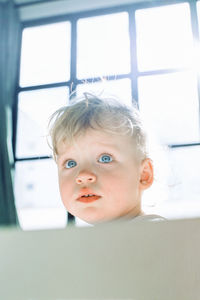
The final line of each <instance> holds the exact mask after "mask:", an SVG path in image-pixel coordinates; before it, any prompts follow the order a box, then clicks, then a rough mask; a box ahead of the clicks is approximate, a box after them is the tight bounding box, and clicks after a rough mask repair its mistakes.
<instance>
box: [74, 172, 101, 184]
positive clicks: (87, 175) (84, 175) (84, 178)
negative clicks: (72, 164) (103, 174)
mask: <svg viewBox="0 0 200 300" xmlns="http://www.w3.org/2000/svg"><path fill="white" fill-rule="evenodd" d="M96 180H97V178H96V175H95V174H94V173H91V172H81V173H79V174H78V176H77V177H76V183H77V184H87V183H94V182H96Z"/></svg>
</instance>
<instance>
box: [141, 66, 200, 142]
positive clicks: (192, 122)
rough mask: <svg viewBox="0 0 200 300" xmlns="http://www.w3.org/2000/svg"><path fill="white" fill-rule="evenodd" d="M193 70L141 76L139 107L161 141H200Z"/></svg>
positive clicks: (195, 83)
mask: <svg viewBox="0 0 200 300" xmlns="http://www.w3.org/2000/svg"><path fill="white" fill-rule="evenodd" d="M196 81H197V80H196V76H195V75H194V74H193V73H192V72H182V73H178V72H177V73H173V74H167V75H154V76H144V77H140V78H139V80H138V89H139V106H140V110H141V113H142V114H143V117H144V120H145V121H146V122H147V123H148V125H149V126H150V127H151V129H152V130H153V131H154V132H155V133H156V134H157V135H158V138H159V140H160V142H161V143H164V144H165V143H167V144H178V143H191V142H196V141H199V116H198V112H199V105H198V94H197V82H196Z"/></svg>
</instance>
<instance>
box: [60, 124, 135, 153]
mask: <svg viewBox="0 0 200 300" xmlns="http://www.w3.org/2000/svg"><path fill="white" fill-rule="evenodd" d="M88 145H89V147H90V149H92V148H106V149H111V150H116V151H120V152H121V151H124V150H125V149H126V150H129V149H130V150H131V151H133V149H134V143H133V138H132V137H130V136H126V135H120V134H117V133H108V132H105V131H103V130H93V129H88V130H86V132H85V133H83V134H81V135H80V136H78V137H75V138H74V140H73V142H72V143H70V144H68V143H67V142H62V143H60V144H59V145H58V146H57V149H58V155H59V156H60V155H62V154H64V153H65V152H71V151H74V150H75V149H79V150H80V149H84V148H86V147H87V146H88Z"/></svg>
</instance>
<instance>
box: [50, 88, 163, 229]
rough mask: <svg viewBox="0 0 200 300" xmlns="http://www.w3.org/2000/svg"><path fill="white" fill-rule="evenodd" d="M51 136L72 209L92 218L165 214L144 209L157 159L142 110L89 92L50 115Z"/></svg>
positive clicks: (67, 202) (66, 201)
mask: <svg viewBox="0 0 200 300" xmlns="http://www.w3.org/2000/svg"><path fill="white" fill-rule="evenodd" d="M50 122H51V123H50V124H51V126H50V137H51V141H52V148H53V156H54V159H55V161H56V163H57V167H58V178H59V188H60V194H61V199H62V202H63V204H64V206H65V207H66V209H67V211H68V212H70V213H71V214H72V215H74V216H76V217H78V218H80V219H82V220H84V221H85V222H87V223H90V224H95V223H100V222H107V221H112V220H124V219H134V220H135V219H137V220H139V219H148V220H160V219H162V218H161V217H159V216H156V215H149V216H148V215H145V213H144V212H143V211H142V208H141V201H142V194H143V191H144V190H146V189H148V188H149V187H150V186H151V185H152V183H153V178H154V176H153V164H152V161H151V159H150V158H149V157H148V151H147V138H146V134H145V131H144V129H143V126H142V122H141V119H140V116H139V112H138V110H137V109H136V108H135V107H128V106H125V105H124V104H122V103H121V102H119V101H118V100H115V99H113V98H102V99H101V98H99V97H96V96H94V95H92V94H89V93H84V97H83V98H82V99H75V100H73V101H71V102H70V104H69V105H68V106H66V107H62V108H60V109H59V110H58V111H56V112H55V113H54V114H53V116H52V117H51V121H50Z"/></svg>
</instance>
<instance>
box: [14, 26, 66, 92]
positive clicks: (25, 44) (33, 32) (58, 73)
mask: <svg viewBox="0 0 200 300" xmlns="http://www.w3.org/2000/svg"><path fill="white" fill-rule="evenodd" d="M70 35H71V32H70V23H69V22H63V23H57V24H51V25H44V26H37V27H30V28H26V29H24V31H23V35H22V52H21V70H20V85H21V86H22V87H24V86H31V85H40V84H47V83H53V82H62V81H67V80H69V78H70V47H71V45H70V40H71V36H70Z"/></svg>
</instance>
